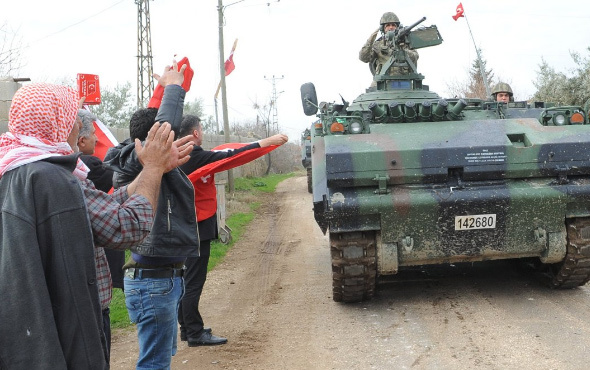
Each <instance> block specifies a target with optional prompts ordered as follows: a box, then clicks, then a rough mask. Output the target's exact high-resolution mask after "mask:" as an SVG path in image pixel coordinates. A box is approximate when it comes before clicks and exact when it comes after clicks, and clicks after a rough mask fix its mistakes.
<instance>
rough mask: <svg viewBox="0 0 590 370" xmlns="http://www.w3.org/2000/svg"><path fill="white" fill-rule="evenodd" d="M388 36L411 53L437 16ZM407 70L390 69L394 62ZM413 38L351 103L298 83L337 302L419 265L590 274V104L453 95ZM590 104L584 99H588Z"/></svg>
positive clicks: (367, 293) (565, 283)
mask: <svg viewBox="0 0 590 370" xmlns="http://www.w3.org/2000/svg"><path fill="white" fill-rule="evenodd" d="M418 23H419V22H417V23H416V24H414V25H412V26H411V28H405V29H401V30H399V32H398V33H397V34H388V35H387V37H389V38H390V40H392V41H394V44H395V45H399V44H400V43H403V44H406V45H409V47H410V48H412V49H419V48H423V47H429V46H434V45H438V44H440V43H442V37H441V36H440V33H439V32H438V29H437V28H436V26H430V27H421V28H416V29H412V28H415V26H416V25H417V24H418ZM395 66H406V67H410V73H409V74H403V75H395V74H394V75H392V74H390V73H389V71H390V68H392V67H395ZM423 79H424V76H422V75H421V74H419V73H418V72H417V70H416V66H415V65H414V64H413V63H411V61H410V60H409V59H408V58H407V56H406V54H405V52H404V49H403V48H396V50H394V51H393V53H392V56H391V59H390V60H389V62H388V63H386V64H385V65H384V67H383V68H382V70H381V71H379V72H378V73H377V74H375V76H374V86H373V87H371V88H369V89H367V91H366V92H365V93H363V94H361V95H360V96H358V97H357V98H356V99H355V100H354V101H352V103H349V102H347V101H345V100H344V99H342V103H325V102H322V103H319V104H318V100H317V96H316V91H315V87H314V85H313V84H312V83H306V84H304V85H302V87H301V97H302V103H303V110H304V112H305V113H306V114H307V115H308V116H313V115H316V116H317V117H318V118H319V121H317V122H316V123H315V124H314V125H313V127H312V131H313V132H312V174H313V209H314V216H315V219H316V221H317V223H318V225H319V227H320V228H321V229H322V231H323V232H324V233H326V232H329V237H330V238H329V239H330V248H331V255H332V270H333V298H334V300H335V301H343V302H357V301H362V300H366V299H370V298H371V297H372V296H373V294H374V291H375V286H376V282H377V281H378V279H379V278H380V277H382V276H386V275H394V274H397V273H398V271H400V270H401V269H404V268H407V267H411V266H421V265H431V264H447V263H458V262H476V261H484V260H497V259H529V260H533V261H537V262H538V264H539V265H540V266H542V267H543V268H544V269H545V272H546V274H545V275H544V276H547V277H548V279H547V281H548V283H549V285H550V286H552V287H555V288H572V287H577V286H580V285H583V284H585V283H586V282H587V281H588V280H589V278H590V151H589V148H590V126H589V125H588V124H589V122H588V116H587V112H588V106H586V107H577V106H559V107H557V106H550V105H549V104H546V103H543V102H536V103H527V102H511V103H498V102H493V101H486V100H480V99H443V98H441V97H440V96H439V95H438V94H436V93H435V92H432V91H429V88H428V86H427V85H424V84H423V83H422V82H423ZM586 105H588V104H586Z"/></svg>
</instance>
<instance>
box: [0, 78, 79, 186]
mask: <svg viewBox="0 0 590 370" xmlns="http://www.w3.org/2000/svg"><path fill="white" fill-rule="evenodd" d="M77 113H78V102H77V94H76V91H75V90H74V89H72V88H70V87H67V86H59V85H52V84H47V83H33V84H29V85H26V86H23V87H21V88H20V89H19V90H18V91H17V92H16V94H14V97H13V99H12V104H11V106H10V113H9V118H8V129H9V132H8V133H5V134H3V135H0V177H1V176H2V175H4V173H6V172H7V171H10V170H12V169H15V168H17V167H20V166H23V165H25V164H28V163H32V162H36V161H40V160H42V159H45V158H47V157H51V156H59V155H68V154H71V153H73V150H72V148H71V147H70V145H69V144H68V143H67V139H68V136H69V134H70V132H71V131H72V128H73V127H74V123H75V122H76V114H77ZM87 172H88V167H86V166H85V165H84V164H83V163H82V161H80V160H78V164H77V167H76V170H74V175H76V177H78V178H85V177H86V173H87Z"/></svg>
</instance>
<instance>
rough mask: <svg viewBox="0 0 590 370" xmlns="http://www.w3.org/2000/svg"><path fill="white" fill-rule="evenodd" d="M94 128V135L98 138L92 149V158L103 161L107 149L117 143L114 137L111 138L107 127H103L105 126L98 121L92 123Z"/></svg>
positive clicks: (111, 135)
mask: <svg viewBox="0 0 590 370" xmlns="http://www.w3.org/2000/svg"><path fill="white" fill-rule="evenodd" d="M94 128H95V129H96V132H95V134H96V137H97V138H98V142H97V143H96V147H95V148H94V156H95V157H98V158H99V159H100V160H101V161H103V160H104V157H105V155H106V154H107V151H108V150H109V148H112V147H114V146H117V145H119V142H118V141H117V139H116V138H115V136H113V134H112V133H111V131H110V130H109V129H108V127H107V126H105V124H104V123H102V122H101V121H100V120H98V119H97V120H96V121H94Z"/></svg>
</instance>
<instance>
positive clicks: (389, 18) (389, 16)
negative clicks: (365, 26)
mask: <svg viewBox="0 0 590 370" xmlns="http://www.w3.org/2000/svg"><path fill="white" fill-rule="evenodd" d="M386 23H397V24H399V18H398V17H397V15H395V13H393V12H387V13H383V15H382V16H381V21H380V22H379V24H381V25H382V26H383V25H384V24H386Z"/></svg>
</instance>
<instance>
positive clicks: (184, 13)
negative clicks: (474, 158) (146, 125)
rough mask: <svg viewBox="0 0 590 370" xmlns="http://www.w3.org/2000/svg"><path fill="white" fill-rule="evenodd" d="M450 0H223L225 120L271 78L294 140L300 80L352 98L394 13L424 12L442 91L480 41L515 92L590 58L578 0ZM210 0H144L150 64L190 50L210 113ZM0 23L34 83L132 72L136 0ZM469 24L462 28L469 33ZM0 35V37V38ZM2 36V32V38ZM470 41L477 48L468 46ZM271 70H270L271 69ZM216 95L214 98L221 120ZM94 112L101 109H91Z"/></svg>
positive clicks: (82, 4) (429, 64)
mask: <svg viewBox="0 0 590 370" xmlns="http://www.w3.org/2000/svg"><path fill="white" fill-rule="evenodd" d="M458 4H459V1H458V0H413V1H407V2H401V1H400V2H393V1H381V0H369V1H358V0H314V1H312V0H279V1H277V0H266V1H263V0H224V24H223V34H224V46H225V47H224V55H225V58H227V56H228V55H229V51H230V49H231V47H232V44H233V42H234V40H235V39H238V43H237V48H236V51H235V54H234V62H235V65H236V69H235V70H234V71H233V72H232V73H231V74H230V75H229V76H227V77H226V84H227V101H228V116H229V122H230V125H232V124H234V123H239V122H254V121H255V120H256V115H257V110H256V109H254V104H255V103H258V104H259V105H265V104H268V102H269V101H270V100H271V98H272V93H273V81H274V88H275V91H276V93H277V105H276V107H277V116H276V118H277V121H278V125H279V127H280V128H281V131H282V132H283V133H286V134H287V135H289V138H290V140H291V141H293V142H295V143H298V142H299V138H300V135H301V132H302V131H303V130H304V129H305V128H306V127H309V126H310V125H311V123H312V122H313V121H314V120H315V117H313V116H312V117H308V116H306V115H305V114H303V109H302V105H301V93H300V87H301V85H302V84H304V83H306V82H313V83H314V85H315V88H316V92H317V96H318V100H319V101H327V102H332V101H340V95H342V97H344V98H345V99H346V100H347V101H352V100H354V99H355V98H356V97H357V96H358V95H360V94H361V93H363V92H364V90H365V88H367V87H368V86H369V84H370V83H371V80H372V76H371V73H370V71H369V68H368V65H367V64H365V63H362V62H361V61H359V59H358V52H359V50H360V48H361V47H362V45H363V44H364V43H365V41H366V40H367V38H368V37H369V35H370V34H371V33H372V32H373V31H374V30H376V29H377V28H378V27H379V19H380V17H381V15H382V14H383V13H384V12H388V11H393V12H395V13H396V14H397V16H398V17H399V18H400V20H401V22H402V25H409V24H411V23H413V22H415V21H417V20H418V19H420V18H421V17H424V16H425V17H426V18H427V19H426V21H425V22H423V23H422V24H421V25H423V26H430V25H436V26H437V27H438V30H439V32H440V34H441V36H442V38H443V40H444V41H443V43H442V44H441V45H438V46H433V47H428V48H422V49H420V50H419V54H420V59H419V60H418V71H419V72H420V73H422V74H423V75H424V76H425V80H424V84H426V85H429V86H430V90H431V91H435V92H437V93H438V94H439V95H440V96H442V97H448V94H449V92H448V87H449V86H450V85H451V84H453V83H455V82H456V81H466V79H467V74H468V70H469V68H470V67H471V64H472V63H473V61H474V60H475V59H476V57H477V55H476V51H475V45H477V47H479V48H481V50H482V56H483V58H484V59H485V60H486V61H487V66H488V68H491V69H492V71H493V72H494V74H495V76H496V78H498V79H500V80H502V81H504V82H508V83H509V84H510V85H511V86H512V89H513V91H514V94H515V98H516V99H517V100H526V99H528V98H530V97H531V96H532V95H533V94H534V93H535V91H536V89H535V87H534V85H533V82H534V80H535V79H536V76H537V73H536V72H537V71H538V66H539V64H540V63H541V62H542V60H545V61H546V62H547V63H548V64H549V65H550V66H552V67H553V68H555V69H556V70H557V71H560V72H564V73H566V74H567V73H568V72H569V71H570V70H571V69H572V68H574V67H575V64H574V62H573V60H572V58H571V55H570V53H571V52H578V53H580V54H581V55H582V56H585V57H590V52H589V51H588V47H590V36H588V35H590V3H588V2H587V0H567V1H563V2H561V1H555V0H551V1H546V0H538V1H534V2H531V1H525V0H497V1H483V0H463V1H462V4H463V7H464V9H465V16H466V17H465V18H459V20H457V21H454V20H453V19H452V16H453V15H454V14H455V9H456V7H457V5H458ZM217 5H218V1H217V0H198V1H196V0H190V1H189V0H154V1H150V2H149V7H150V13H151V14H150V22H151V39H152V54H153V65H154V72H156V73H161V72H162V71H163V69H164V66H166V65H167V64H170V63H171V61H172V59H173V58H174V55H177V59H180V58H182V57H184V56H186V57H188V58H189V60H190V63H191V66H192V67H193V69H194V70H195V75H194V77H193V81H192V86H191V90H190V91H189V92H188V93H187V96H186V100H187V101H193V100H195V99H202V102H203V106H204V109H205V115H207V116H209V115H210V116H213V117H215V104H214V99H213V96H214V94H215V90H216V88H217V85H218V83H219V73H220V72H219V71H220V68H219V38H218V33H219V23H218V11H217ZM4 22H7V24H8V25H9V28H10V29H12V30H13V31H16V34H17V37H18V38H20V39H21V45H22V46H23V49H22V64H23V66H22V68H21V69H20V71H19V73H18V76H12V77H29V78H31V80H32V81H46V82H58V81H68V80H69V81H74V80H75V77H76V74H77V73H90V74H97V75H99V77H100V83H101V86H108V87H114V86H116V85H117V84H118V83H119V84H123V83H125V82H130V83H131V84H132V86H133V88H132V91H133V92H135V91H136V86H137V85H136V81H137V57H136V56H137V39H138V37H137V4H135V1H133V0H102V1H89V0H54V1H51V2H49V1H43V2H35V5H34V6H32V5H31V3H30V2H28V1H10V2H5V3H4V4H3V5H2V12H1V13H0V24H3V23H4ZM470 30H471V32H470ZM0 36H2V35H0ZM1 39H2V38H1V37H0V40H1ZM474 42H475V45H474ZM273 77H274V78H273ZM221 114H222V112H221V97H219V99H218V116H219V122H220V126H221V127H222V126H223V120H222V118H221ZM99 118H100V117H99Z"/></svg>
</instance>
